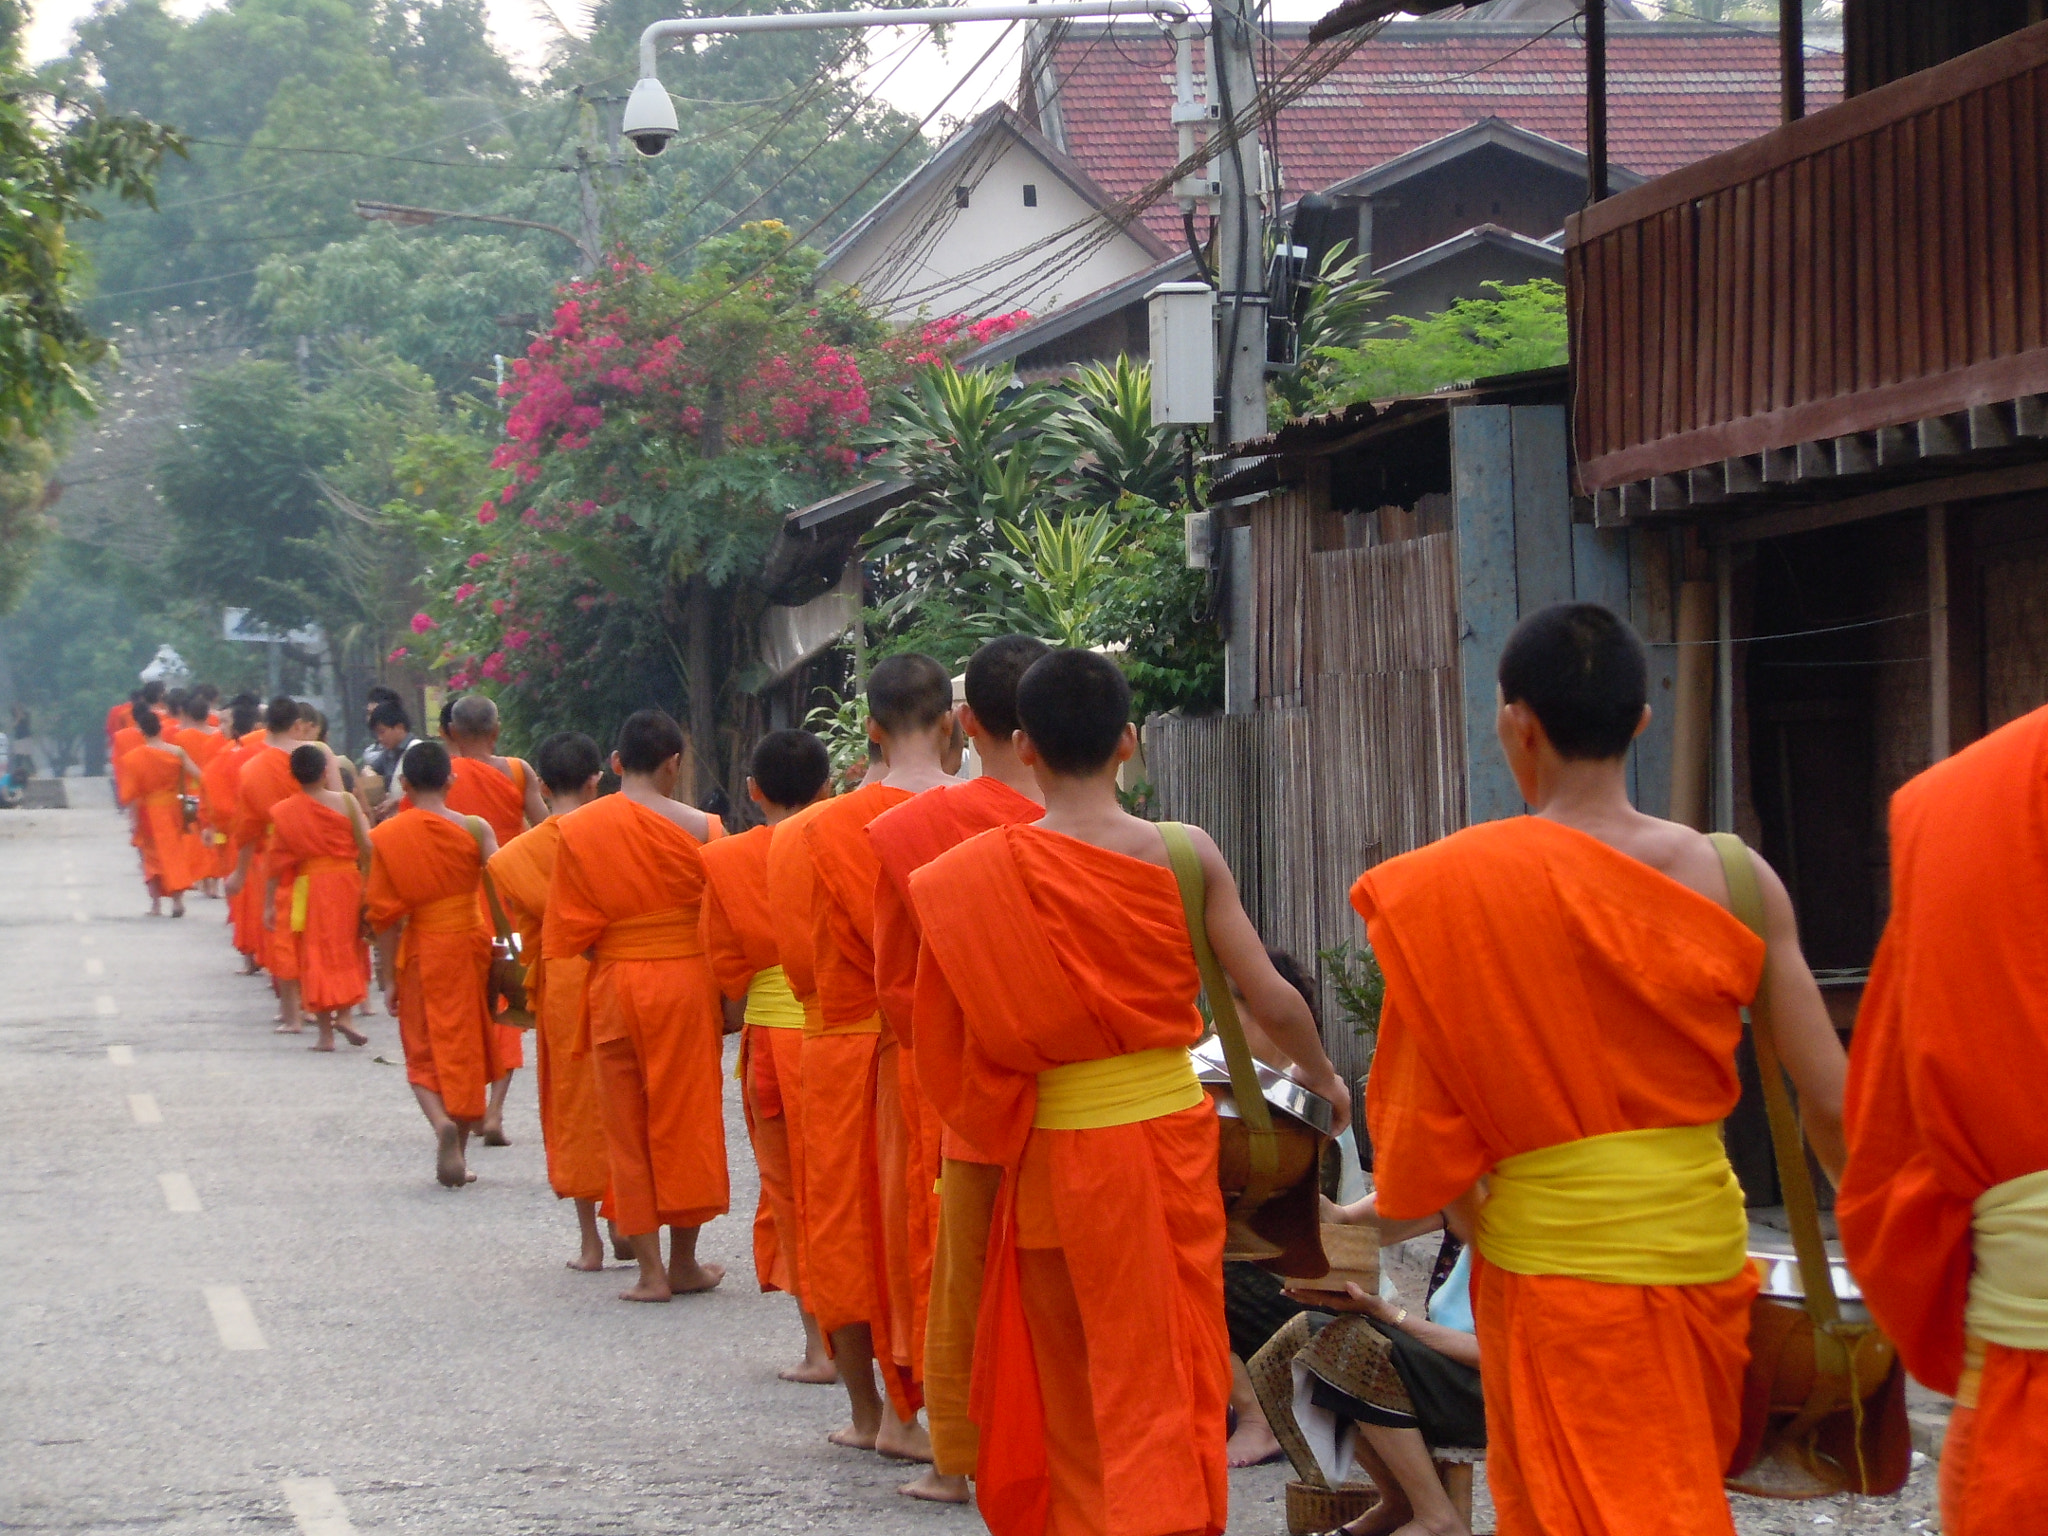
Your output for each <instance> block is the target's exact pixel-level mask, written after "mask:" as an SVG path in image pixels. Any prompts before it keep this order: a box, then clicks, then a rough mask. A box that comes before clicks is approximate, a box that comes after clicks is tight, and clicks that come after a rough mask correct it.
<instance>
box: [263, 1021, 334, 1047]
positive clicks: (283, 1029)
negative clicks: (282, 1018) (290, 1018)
mask: <svg viewBox="0 0 2048 1536" xmlns="http://www.w3.org/2000/svg"><path fill="white" fill-rule="evenodd" d="M305 1032H306V1026H305V1025H303V1024H299V1023H291V1024H279V1025H278V1026H277V1028H275V1029H273V1030H272V1031H271V1033H272V1034H273V1035H303V1034H304V1033H305ZM329 1049H330V1050H332V1049H333V1047H332V1046H330V1047H329Z"/></svg>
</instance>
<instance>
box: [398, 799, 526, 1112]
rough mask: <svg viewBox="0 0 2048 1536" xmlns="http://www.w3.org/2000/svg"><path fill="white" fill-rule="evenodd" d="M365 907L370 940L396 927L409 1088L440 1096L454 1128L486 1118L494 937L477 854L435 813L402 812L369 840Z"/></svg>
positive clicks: (496, 1074) (494, 1074) (492, 1063)
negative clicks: (400, 933)
mask: <svg viewBox="0 0 2048 1536" xmlns="http://www.w3.org/2000/svg"><path fill="white" fill-rule="evenodd" d="M370 847H371V849H372V857H371V860H370V882H369V888H368V891H367V894H366V901H365V906H366V909H367V911H368V913H369V917H370V927H371V929H372V930H373V931H375V932H378V933H383V932H386V931H388V930H389V929H390V928H391V927H392V926H393V925H394V924H396V923H397V922H399V921H400V920H401V919H403V920H404V922H405V934H404V937H403V938H402V939H401V940H400V942H399V946H398V1034H399V1039H400V1040H401V1041H402V1042H403V1044H404V1046H405V1076H406V1080H407V1081H408V1082H410V1083H412V1084H414V1085H415V1086H417V1087H420V1088H424V1089H426V1090H427V1091H428V1092H429V1093H438V1094H439V1095H440V1096H441V1102H442V1103H443V1104H444V1105H446V1106H447V1109H448V1113H449V1115H450V1116H451V1117H452V1118H454V1119H456V1120H481V1119H483V1117H484V1098H485V1090H486V1088H487V1087H488V1086H489V1085H490V1084H491V1083H493V1082H495V1081H496V1080H497V1079H498V1078H500V1077H502V1076H503V1075H504V1070H503V1068H502V1067H501V1066H500V1064H499V1063H498V1062H497V1060H496V1059H495V1051H496V1048H497V1047H496V1040H495V1038H494V1030H493V1028H492V1025H491V1015H490V1004H489V1001H488V999H487V996H486V992H485V980H486V977H487V976H488V974H489V971H490V965H491V931H490V929H489V927H487V926H486V925H485V923H484V919H483V914H482V912H481V911H480V910H479V909H478V906H477V888H478V884H479V878H480V871H481V870H482V868H483V849H482V846H481V845H480V844H479V843H478V842H477V840H476V839H475V838H474V837H472V836H471V835H470V833H469V832H468V831H467V830H466V829H465V828H463V827H459V826H457V825H456V824H455V823H454V822H452V821H450V820H448V818H447V817H445V816H439V815H436V814H435V813H434V812H432V811H422V810H409V811H400V812H399V813H398V814H397V815H395V816H393V817H392V818H391V819H390V820H389V821H387V822H385V823H384V824H383V825H382V826H379V827H377V828H376V829H374V830H373V831H372V832H371V833H370Z"/></svg>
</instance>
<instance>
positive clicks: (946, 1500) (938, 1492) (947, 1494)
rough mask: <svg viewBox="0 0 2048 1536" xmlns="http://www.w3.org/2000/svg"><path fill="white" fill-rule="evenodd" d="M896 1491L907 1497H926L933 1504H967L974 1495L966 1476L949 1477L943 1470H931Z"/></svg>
mask: <svg viewBox="0 0 2048 1536" xmlns="http://www.w3.org/2000/svg"><path fill="white" fill-rule="evenodd" d="M896 1491H897V1492H898V1493H900V1494H902V1495H903V1497H905V1498H906V1499H926V1500H929V1501H930V1502H931V1503H933V1504H965V1503H966V1502H967V1501H968V1500H969V1499H971V1498H972V1497H974V1495H973V1493H972V1492H971V1491H970V1490H969V1488H968V1485H967V1479H966V1478H964V1477H948V1476H946V1475H945V1474H944V1473H943V1472H935V1471H930V1470H927V1471H926V1472H925V1474H924V1476H923V1477H920V1478H918V1479H916V1480H915V1481H913V1482H908V1483H905V1484H904V1485H903V1486H902V1487H901V1488H898V1489H897V1490H896Z"/></svg>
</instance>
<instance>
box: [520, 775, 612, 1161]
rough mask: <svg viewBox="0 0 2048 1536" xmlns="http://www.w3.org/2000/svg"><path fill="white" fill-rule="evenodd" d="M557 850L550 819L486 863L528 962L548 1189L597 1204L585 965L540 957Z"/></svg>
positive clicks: (598, 1144) (558, 828)
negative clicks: (489, 863) (586, 1024)
mask: <svg viewBox="0 0 2048 1536" xmlns="http://www.w3.org/2000/svg"><path fill="white" fill-rule="evenodd" d="M561 845H562V823H561V821H560V820H559V819H557V818H555V817H553V816H550V817H549V818H548V819H547V820H546V821H544V822H542V823H541V824H540V825H539V826H537V827H535V828H534V829H533V830H532V831H531V832H522V833H520V834H519V836H517V837H515V838H513V839H512V840H511V841H510V842H508V843H506V844H504V845H503V846H502V847H500V848H499V849H498V851H497V852H496V853H495V854H493V855H492V856H491V879H492V881H493V882H494V883H495V884H496V885H497V887H498V899H499V900H500V901H501V902H503V903H504V905H505V916H506V919H507V920H508V921H509V922H511V923H512V925H513V926H514V927H516V928H517V929H518V930H519V939H520V954H521V957H522V958H523V959H524V960H525V962H526V968H527V969H526V1001H527V1006H528V1007H529V1008H531V1009H532V1010H533V1016H534V1021H535V1028H534V1032H533V1033H534V1049H535V1051H536V1052H537V1053H538V1056H539V1062H538V1066H539V1071H540V1136H541V1143H542V1145H543V1146H544V1147H545V1148H546V1149H547V1158H548V1186H549V1187H550V1188H551V1189H553V1190H554V1192H555V1194H556V1195H557V1196H558V1197H559V1198H561V1199H564V1200H602V1199H604V1197H605V1191H606V1189H607V1188H609V1186H610V1183H611V1167H610V1164H609V1163H608V1161H607V1160H606V1153H605V1145H604V1121H603V1120H602V1119H601V1118H600V1116H599V1114H598V1108H597V1063H596V1062H595V1061H594V1060H593V1059H592V1058H591V1055H590V1042H589V1039H588V1037H587V1036H586V1035H585V1033H584V1027H583V989H584V984H585V983H586V982H587V981H588V980H589V978H590V962H589V961H587V960H585V959H584V958H583V957H582V956H581V955H569V956H565V957H564V958H562V959H560V960H547V959H544V958H543V957H542V955H541V942H542V940H541V932H542V927H543V925H544V920H545V918H546V916H547V910H548V885H549V883H550V882H551V881H552V880H553V879H554V874H555V858H556V855H557V854H558V853H559V851H560V849H561ZM500 1027H501V1028H502V1027H503V1026H500Z"/></svg>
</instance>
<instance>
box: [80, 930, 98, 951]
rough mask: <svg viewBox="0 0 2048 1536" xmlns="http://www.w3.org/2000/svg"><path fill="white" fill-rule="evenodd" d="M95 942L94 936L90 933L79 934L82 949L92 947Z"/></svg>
mask: <svg viewBox="0 0 2048 1536" xmlns="http://www.w3.org/2000/svg"><path fill="white" fill-rule="evenodd" d="M93 942H94V940H93V936H92V935H91V934H89V933H81V934H80V935H79V936H78V947H79V948H80V949H91V948H92V946H93Z"/></svg>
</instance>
